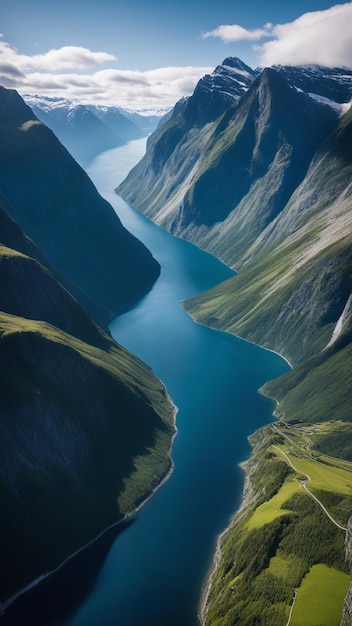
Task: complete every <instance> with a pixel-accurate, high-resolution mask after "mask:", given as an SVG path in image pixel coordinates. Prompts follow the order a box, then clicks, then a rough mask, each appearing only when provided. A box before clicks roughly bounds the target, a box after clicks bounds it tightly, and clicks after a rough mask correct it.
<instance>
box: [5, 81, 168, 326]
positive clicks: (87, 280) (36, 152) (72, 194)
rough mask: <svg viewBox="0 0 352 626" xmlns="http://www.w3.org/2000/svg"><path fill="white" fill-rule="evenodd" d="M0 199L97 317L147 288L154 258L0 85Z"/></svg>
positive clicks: (43, 129) (156, 267)
mask: <svg viewBox="0 0 352 626" xmlns="http://www.w3.org/2000/svg"><path fill="white" fill-rule="evenodd" d="M0 138H1V150H0V199H1V198H2V200H3V201H4V202H5V203H6V206H7V209H8V211H10V213H11V215H12V217H13V218H14V219H15V220H16V221H17V223H18V224H19V225H20V227H21V228H22V230H23V231H24V233H25V234H26V235H27V236H28V237H30V238H31V239H32V241H34V242H35V243H36V244H37V246H38V247H39V248H40V250H41V253H42V254H43V256H44V257H45V258H46V259H47V260H48V262H49V263H50V265H51V266H52V267H53V268H54V269H55V270H56V271H57V272H58V273H59V274H60V276H61V280H62V281H63V282H64V284H65V286H66V287H67V288H68V289H69V290H70V291H71V292H72V293H74V295H75V296H76V297H77V298H78V299H79V300H80V301H81V303H83V305H84V306H85V307H86V308H87V310H88V311H89V313H90V314H92V315H94V317H95V319H96V320H98V321H99V322H102V321H106V320H107V319H109V317H111V316H112V315H114V314H115V313H117V312H118V311H120V310H121V309H122V308H124V307H125V306H127V305H128V304H129V303H130V302H131V301H133V300H134V299H135V298H137V297H139V296H141V295H142V294H144V293H145V292H146V291H148V290H149V289H150V287H151V286H152V284H153V282H154V281H155V280H156V278H157V277H158V275H159V271H160V267H159V264H158V263H157V262H156V261H155V259H153V257H152V256H151V254H150V253H149V251H148V250H147V249H146V248H145V247H144V246H143V245H142V244H141V243H140V242H139V241H138V240H137V239H136V238H135V237H133V236H132V235H131V234H130V233H128V232H127V231H126V230H125V229H124V228H123V226H122V225H121V222H120V220H119V219H118V217H117V215H116V214H115V212H114V210H113V209H112V207H111V206H110V205H109V204H108V203H107V202H106V201H105V200H103V199H102V198H101V196H99V194H98V192H97V190H96V189H95V187H94V185H93V184H92V182H91V181H90V180H89V178H88V176H87V175H86V174H85V172H84V171H83V170H82V169H81V168H80V167H79V165H78V164H77V163H76V162H75V161H74V160H73V158H72V157H71V156H70V154H69V153H68V152H67V151H66V150H65V148H64V147H63V146H62V145H61V144H60V143H59V141H58V140H57V139H56V137H55V136H54V135H53V133H52V132H51V131H50V130H49V129H48V128H47V127H46V126H44V124H42V123H41V122H39V121H38V119H37V118H36V117H35V115H34V114H33V113H32V111H31V110H30V108H29V107H28V106H27V105H25V104H24V102H23V100H22V99H21V98H20V96H19V95H18V94H17V93H16V92H15V91H11V90H6V89H4V88H2V89H1V90H0Z"/></svg>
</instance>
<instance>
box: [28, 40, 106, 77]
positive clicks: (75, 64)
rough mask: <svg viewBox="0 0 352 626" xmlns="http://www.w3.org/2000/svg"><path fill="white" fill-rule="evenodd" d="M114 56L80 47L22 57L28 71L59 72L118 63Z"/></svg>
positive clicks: (66, 47) (67, 47)
mask: <svg viewBox="0 0 352 626" xmlns="http://www.w3.org/2000/svg"><path fill="white" fill-rule="evenodd" d="M116 60H117V59H116V57H115V56H114V55H113V54H108V53H107V52H92V51H91V50H89V49H88V48H81V47H79V46H64V47H63V48H59V49H53V50H49V51H48V52H46V53H45V54H36V55H34V56H33V57H28V56H27V57H23V56H21V57H20V62H22V63H23V65H24V67H25V68H26V69H38V70H43V71H47V70H49V71H53V72H55V71H58V70H73V69H76V70H90V69H92V68H94V67H96V66H97V65H100V64H102V63H106V62H107V61H116Z"/></svg>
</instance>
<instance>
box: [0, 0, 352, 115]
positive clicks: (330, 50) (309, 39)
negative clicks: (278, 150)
mask: <svg viewBox="0 0 352 626" xmlns="http://www.w3.org/2000/svg"><path fill="white" fill-rule="evenodd" d="M207 4H208V5H209V6H207ZM228 56H237V57H239V58H241V59H242V60H243V61H244V62H245V63H247V65H249V66H251V67H253V68H255V67H258V66H271V65H276V64H282V65H285V64H286V65H299V64H307V63H318V64H320V65H327V66H330V67H334V66H347V67H350V68H351V67H352V2H342V3H339V4H334V3H333V2H329V1H327V0H284V1H283V0H268V1H267V2H263V0H242V2H237V1H236V0H218V1H216V0H211V1H210V2H209V0H208V3H207V1H206V0H176V1H175V2H172V3H170V4H166V3H165V0H164V1H163V2H161V0H148V1H146V0H124V1H123V2H121V1H120V0H96V1H95V2H90V1H89V0H86V1H83V0H59V1H57V0H30V1H29V0H0V85H3V86H5V87H8V88H14V89H17V91H18V92H19V93H20V94H21V95H24V94H31V95H44V96H48V97H53V98H68V99H73V100H77V101H78V102H81V103H87V104H88V103H90V104H109V105H118V106H122V107H125V108H128V109H134V110H148V111H149V110H150V111H157V110H159V109H160V110H165V108H167V107H171V106H173V105H174V104H175V102H176V101H177V100H179V99H180V98H182V97H183V96H187V95H189V94H190V93H192V91H193V89H194V87H195V85H196V83H197V81H198V80H199V79H200V78H201V77H202V76H203V75H204V74H206V73H210V72H212V71H213V70H214V68H215V67H216V66H217V65H219V64H220V63H221V62H222V61H223V60H224V59H225V58H226V57H228Z"/></svg>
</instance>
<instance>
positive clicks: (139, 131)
mask: <svg viewBox="0 0 352 626" xmlns="http://www.w3.org/2000/svg"><path fill="white" fill-rule="evenodd" d="M24 100H25V102H26V103H27V104H28V105H29V106H30V107H31V109H32V111H33V113H35V115H36V116H37V118H38V119H39V120H40V121H41V122H43V123H44V124H45V125H46V126H48V128H50V129H51V130H52V131H53V132H54V133H55V135H56V136H57V137H58V139H59V140H60V141H61V142H62V143H63V145H64V146H65V147H66V148H67V150H68V151H69V152H70V153H71V154H72V156H73V157H74V158H75V159H76V160H77V161H78V162H79V163H80V164H81V165H83V166H84V165H86V164H87V163H88V162H89V161H90V160H91V159H92V158H94V157H95V156H96V155H97V154H99V153H100V152H103V151H104V150H110V149H112V148H116V147H117V146H121V145H123V144H125V143H126V142H128V141H132V140H133V139H140V138H141V137H145V136H146V135H147V134H148V133H150V132H152V130H154V128H155V126H156V124H157V120H159V119H160V118H156V117H155V116H143V115H138V113H136V114H134V115H132V114H131V113H129V112H128V111H124V110H123V109H121V108H120V107H117V106H103V105H83V104H79V103H77V102H73V101H71V100H66V99H61V98H48V97H45V96H28V95H25V96H24Z"/></svg>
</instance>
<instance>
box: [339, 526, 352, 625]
mask: <svg viewBox="0 0 352 626" xmlns="http://www.w3.org/2000/svg"><path fill="white" fill-rule="evenodd" d="M345 546H346V561H347V563H348V565H349V567H350V568H352V517H350V519H349V520H348V524H347V532H346V540H345ZM351 624H352V583H351V585H350V588H349V590H348V592H347V595H346V598H345V604H344V607H343V614H342V620H341V624H340V626H351Z"/></svg>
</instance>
